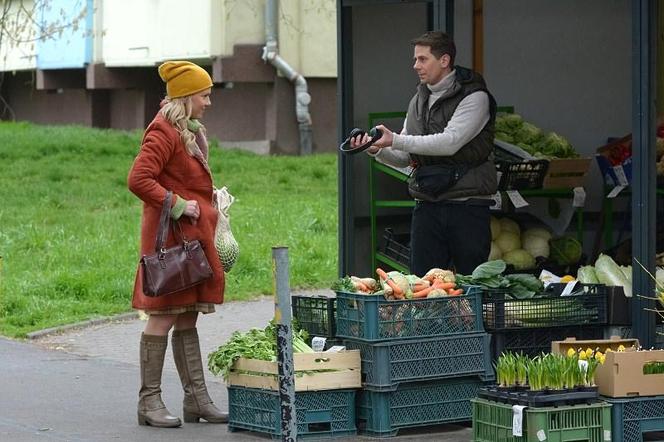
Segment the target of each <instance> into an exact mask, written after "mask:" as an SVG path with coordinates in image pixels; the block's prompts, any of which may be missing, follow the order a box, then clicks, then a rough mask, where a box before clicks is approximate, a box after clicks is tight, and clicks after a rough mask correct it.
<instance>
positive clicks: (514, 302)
mask: <svg viewBox="0 0 664 442" xmlns="http://www.w3.org/2000/svg"><path fill="white" fill-rule="evenodd" d="M607 296H608V295H607V291H606V286H603V285H593V284H589V285H584V286H581V287H580V288H579V289H578V290H577V289H575V290H574V292H573V295H571V296H555V295H551V296H548V295H547V296H543V297H536V298H529V299H512V298H511V297H510V296H509V295H508V294H507V293H506V292H504V291H484V292H483V296H482V317H483V319H484V327H485V328H486V329H487V330H496V331H500V330H511V329H523V328H542V327H565V326H570V325H604V324H606V322H607V315H608V313H607V312H608V308H607Z"/></svg>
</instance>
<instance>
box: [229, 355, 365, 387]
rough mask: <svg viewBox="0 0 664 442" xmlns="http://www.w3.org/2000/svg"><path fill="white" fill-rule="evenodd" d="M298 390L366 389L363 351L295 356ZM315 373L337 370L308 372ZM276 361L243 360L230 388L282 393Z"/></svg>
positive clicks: (233, 375) (230, 378)
mask: <svg viewBox="0 0 664 442" xmlns="http://www.w3.org/2000/svg"><path fill="white" fill-rule="evenodd" d="M293 362H294V365H295V391H319V390H338V389H348V388H361V387H362V371H361V370H360V368H361V359H360V351H359V350H347V351H340V352H316V353H294V354H293ZM313 370H335V371H325V372H319V373H306V372H308V371H313ZM277 374H278V368H277V363H276V362H268V361H261V360H257V359H246V358H240V359H238V360H237V361H235V363H234V364H233V368H232V370H231V373H230V376H229V378H228V384H229V385H239V386H242V387H249V388H262V389H267V390H279V380H278V378H277Z"/></svg>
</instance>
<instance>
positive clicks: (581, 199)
mask: <svg viewBox="0 0 664 442" xmlns="http://www.w3.org/2000/svg"><path fill="white" fill-rule="evenodd" d="M585 204H586V190H585V189H584V188H583V187H575V188H574V198H573V199H572V206H573V207H583V206H584V205H585Z"/></svg>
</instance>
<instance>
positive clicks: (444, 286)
mask: <svg viewBox="0 0 664 442" xmlns="http://www.w3.org/2000/svg"><path fill="white" fill-rule="evenodd" d="M431 287H435V288H437V289H443V290H449V289H453V288H454V287H456V284H455V283H453V282H442V281H440V280H436V281H434V282H433V284H431Z"/></svg>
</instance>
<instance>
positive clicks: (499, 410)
mask: <svg viewBox="0 0 664 442" xmlns="http://www.w3.org/2000/svg"><path fill="white" fill-rule="evenodd" d="M471 402H472V404H473V405H472V407H473V441H474V442H496V441H502V442H542V441H549V442H571V441H584V442H605V441H611V440H620V439H612V438H611V405H610V404H607V403H605V402H599V403H597V404H588V405H570V406H566V407H545V408H526V409H525V410H523V411H524V413H525V415H524V418H523V425H522V434H523V436H513V435H512V417H513V411H512V405H506V404H500V403H498V402H492V401H487V400H485V399H473V400H472V401H471Z"/></svg>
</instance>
